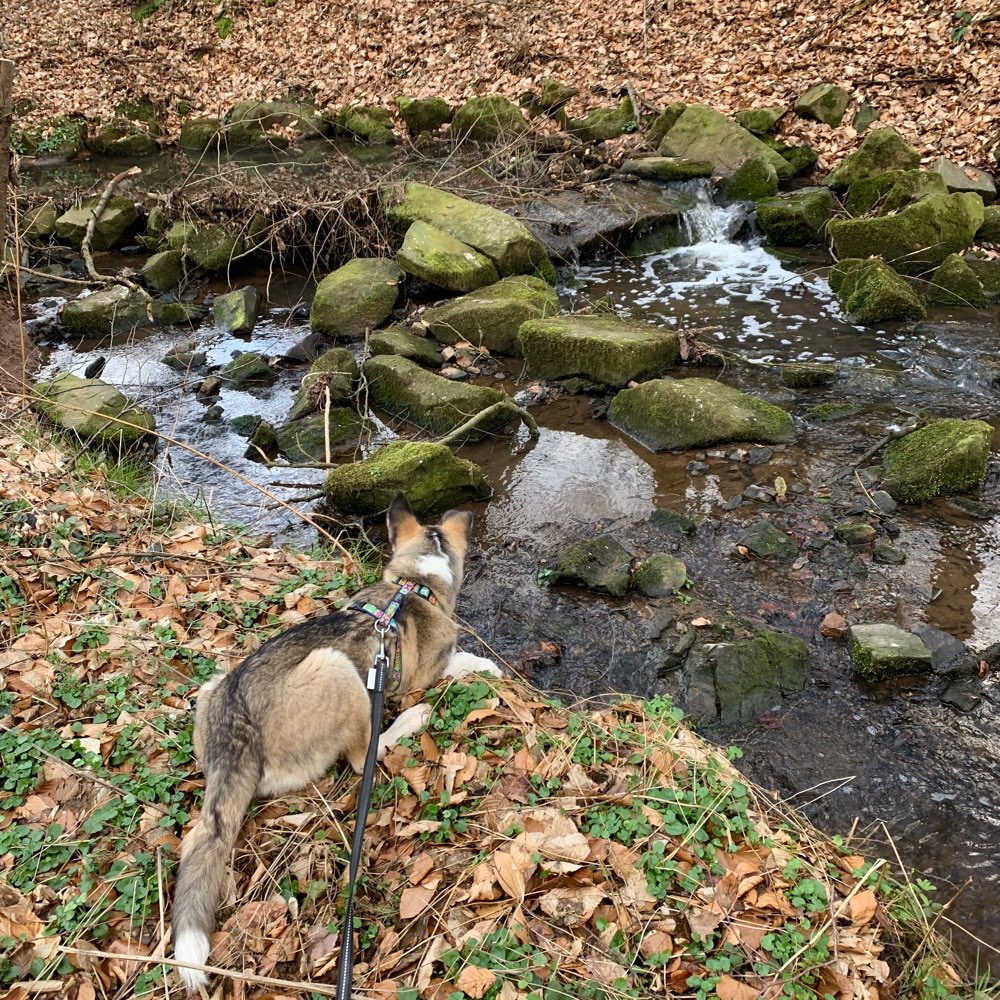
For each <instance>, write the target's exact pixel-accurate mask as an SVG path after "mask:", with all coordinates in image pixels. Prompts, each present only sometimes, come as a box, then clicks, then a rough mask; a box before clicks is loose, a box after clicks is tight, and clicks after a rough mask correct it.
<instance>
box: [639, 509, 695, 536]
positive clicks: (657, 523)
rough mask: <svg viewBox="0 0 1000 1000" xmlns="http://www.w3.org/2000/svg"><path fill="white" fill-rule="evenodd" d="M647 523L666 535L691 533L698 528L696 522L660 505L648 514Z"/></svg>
mask: <svg viewBox="0 0 1000 1000" xmlns="http://www.w3.org/2000/svg"><path fill="white" fill-rule="evenodd" d="M649 523H650V524H651V525H653V527H654V528H658V529H659V530H660V531H662V532H664V533H666V534H668V535H693V534H694V533H695V532H696V531H697V530H698V522H697V521H694V520H692V519H691V518H690V517H686V516H685V515H684V514H678V513H677V512H676V511H673V510H664V509H663V508H662V507H661V508H658V509H657V510H654V511H653V513H652V514H650V515H649Z"/></svg>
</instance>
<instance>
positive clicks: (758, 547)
mask: <svg viewBox="0 0 1000 1000" xmlns="http://www.w3.org/2000/svg"><path fill="white" fill-rule="evenodd" d="M740 549H746V550H747V552H749V553H750V554H751V555H754V556H756V557H757V558H758V559H776V560H778V561H779V562H791V561H792V560H793V559H794V558H795V557H796V556H797V555H798V554H799V547H798V546H797V545H796V544H795V540H794V539H793V538H792V536H791V535H789V534H788V533H787V532H784V531H782V530H781V528H779V527H778V526H777V525H774V524H772V523H771V522H770V521H765V520H763V519H762V520H760V521H754V522H753V524H749V525H747V527H746V528H744V530H743V531H741V532H740V534H739V535H738V536H737V538H736V545H735V546H734V553H735V554H737V555H740V554H742V553H741V552H740Z"/></svg>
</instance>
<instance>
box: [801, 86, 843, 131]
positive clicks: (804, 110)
mask: <svg viewBox="0 0 1000 1000" xmlns="http://www.w3.org/2000/svg"><path fill="white" fill-rule="evenodd" d="M850 101H851V96H850V94H848V93H847V91H846V90H844V88H843V87H838V86H837V85H836V84H835V83H817V84H814V85H813V86H812V87H810V88H809V89H808V90H807V91H806V92H805V93H804V94H803V95H802V96H801V97H800V98H799V99H798V100H797V101H796V102H795V113H796V114H797V115H798V116H799V117H800V118H807V119H809V121H814V122H822V123H823V124H824V125H832V126H833V127H834V128H836V127H837V126H838V125H839V124H840V123H841V122H842V121H843V120H844V113H845V112H846V111H847V105H848V104H849V103H850Z"/></svg>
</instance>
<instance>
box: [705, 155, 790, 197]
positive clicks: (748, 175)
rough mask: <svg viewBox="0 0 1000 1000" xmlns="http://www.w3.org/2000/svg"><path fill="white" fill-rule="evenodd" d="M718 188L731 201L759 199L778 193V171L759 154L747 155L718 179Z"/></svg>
mask: <svg viewBox="0 0 1000 1000" xmlns="http://www.w3.org/2000/svg"><path fill="white" fill-rule="evenodd" d="M719 190H720V191H721V192H722V193H723V194H724V195H725V196H726V197H727V198H731V199H732V200H733V201H760V200H761V199H762V198H773V197H774V195H776V194H777V193H778V172H777V171H776V170H775V169H774V164H772V163H769V162H768V161H767V160H765V159H764V158H763V157H760V156H748V157H747V158H746V159H745V160H744V161H743V162H742V163H741V164H740V165H739V166H738V167H737V168H736V169H735V170H734V171H733V172H732V173H731V174H729V175H728V176H726V177H722V178H721V179H720V180H719Z"/></svg>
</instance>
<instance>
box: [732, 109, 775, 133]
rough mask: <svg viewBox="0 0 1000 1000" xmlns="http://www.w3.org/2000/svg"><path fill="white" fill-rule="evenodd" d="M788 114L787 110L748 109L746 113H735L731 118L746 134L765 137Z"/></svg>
mask: <svg viewBox="0 0 1000 1000" xmlns="http://www.w3.org/2000/svg"><path fill="white" fill-rule="evenodd" d="M787 113H788V108H784V107H774V106H772V107H769V108H750V110H748V111H737V112H736V114H735V115H733V118H735V119H736V121H737V122H738V123H739V124H740V125H742V126H743V127H744V128H745V129H746V130H747V131H748V132H753V134H754V135H767V133H768V132H773V131H774V129H775V128H776V127H777V124H778V122H780V121H781V119H782V118H784V117H785V115H786V114H787Z"/></svg>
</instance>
